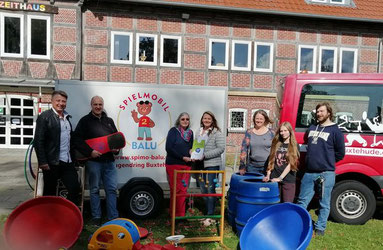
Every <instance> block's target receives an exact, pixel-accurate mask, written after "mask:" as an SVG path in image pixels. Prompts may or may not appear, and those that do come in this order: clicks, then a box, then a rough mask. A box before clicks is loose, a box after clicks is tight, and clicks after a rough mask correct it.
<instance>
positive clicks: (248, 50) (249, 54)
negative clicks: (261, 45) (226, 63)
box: [231, 40, 251, 71]
mask: <svg viewBox="0 0 383 250" xmlns="http://www.w3.org/2000/svg"><path fill="white" fill-rule="evenodd" d="M236 44H246V45H247V67H237V66H235V60H234V59H235V45H236ZM231 47H232V49H231V69H232V70H242V71H250V70H251V41H240V40H233V41H232V43H231Z"/></svg>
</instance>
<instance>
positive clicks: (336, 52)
mask: <svg viewBox="0 0 383 250" xmlns="http://www.w3.org/2000/svg"><path fill="white" fill-rule="evenodd" d="M322 50H333V51H334V68H333V71H332V72H322ZM337 63H338V49H337V48H336V47H327V46H321V47H320V48H319V65H318V72H319V73H336V70H337V68H338V67H337V66H338V64H337Z"/></svg>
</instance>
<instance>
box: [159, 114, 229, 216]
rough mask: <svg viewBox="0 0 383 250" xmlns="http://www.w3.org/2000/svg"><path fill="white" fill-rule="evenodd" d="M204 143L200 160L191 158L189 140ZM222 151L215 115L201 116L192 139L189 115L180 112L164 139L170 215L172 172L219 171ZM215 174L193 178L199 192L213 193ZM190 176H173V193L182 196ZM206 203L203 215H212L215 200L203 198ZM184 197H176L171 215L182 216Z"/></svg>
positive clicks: (221, 134)
mask: <svg viewBox="0 0 383 250" xmlns="http://www.w3.org/2000/svg"><path fill="white" fill-rule="evenodd" d="M194 140H197V141H201V140H204V142H205V143H204V149H203V156H202V159H198V160H196V159H193V158H192V157H191V154H192V147H193V141H194ZM224 151H225V137H224V135H223V133H222V131H221V129H220V128H219V126H218V123H217V119H216V118H215V115H214V114H213V113H212V112H210V111H206V112H204V113H203V114H202V117H201V120H200V128H199V130H198V131H197V132H196V135H195V136H194V133H193V131H192V130H191V129H190V115H189V114H188V113H186V112H183V113H181V114H180V115H179V116H178V118H177V120H176V122H175V125H174V127H172V128H171V129H170V130H169V132H168V135H167V137H166V152H167V155H166V161H165V166H166V173H167V177H168V182H169V186H170V197H171V198H170V209H169V212H170V215H172V212H173V211H172V201H173V199H175V197H173V190H174V188H175V187H173V178H174V171H175V170H190V169H191V168H192V164H193V165H196V166H200V169H203V170H219V169H220V168H221V167H222V158H221V155H222V154H223V152H224ZM217 178H218V176H217V174H214V173H209V174H203V175H202V176H200V177H199V178H197V181H198V184H199V187H200V189H201V192H202V193H205V194H206V193H209V194H214V193H215V188H216V182H217ZM189 181H190V174H188V173H179V174H178V175H177V187H176V193H177V194H186V192H187V188H188V186H189ZM204 198H205V203H206V214H207V215H213V214H214V210H215V203H216V198H215V197H204ZM185 200H186V197H185V196H180V197H178V198H176V208H175V216H177V217H178V216H185V206H186V204H185Z"/></svg>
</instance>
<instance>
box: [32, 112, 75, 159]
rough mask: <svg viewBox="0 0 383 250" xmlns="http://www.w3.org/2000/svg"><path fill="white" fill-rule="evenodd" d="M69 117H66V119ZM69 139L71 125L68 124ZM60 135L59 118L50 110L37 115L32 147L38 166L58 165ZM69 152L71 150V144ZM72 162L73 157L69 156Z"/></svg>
mask: <svg viewBox="0 0 383 250" xmlns="http://www.w3.org/2000/svg"><path fill="white" fill-rule="evenodd" d="M70 117H71V116H70V115H68V116H67V119H68V121H69V118H70ZM69 124H70V128H71V137H72V124H71V123H70V121H69ZM60 135H61V126H60V118H59V116H58V115H57V114H56V113H55V112H54V111H53V110H52V109H50V110H47V111H44V112H43V113H41V114H40V115H39V117H38V118H37V121H36V130H35V138H34V141H33V146H34V147H35V150H36V155H37V161H38V164H39V165H44V164H49V165H58V164H59V161H60ZM70 145H71V152H72V151H73V150H72V143H70ZM71 157H72V160H73V159H74V158H73V155H72V154H71Z"/></svg>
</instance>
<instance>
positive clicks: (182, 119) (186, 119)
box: [181, 118, 189, 121]
mask: <svg viewBox="0 0 383 250" xmlns="http://www.w3.org/2000/svg"><path fill="white" fill-rule="evenodd" d="M181 121H189V118H181Z"/></svg>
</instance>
